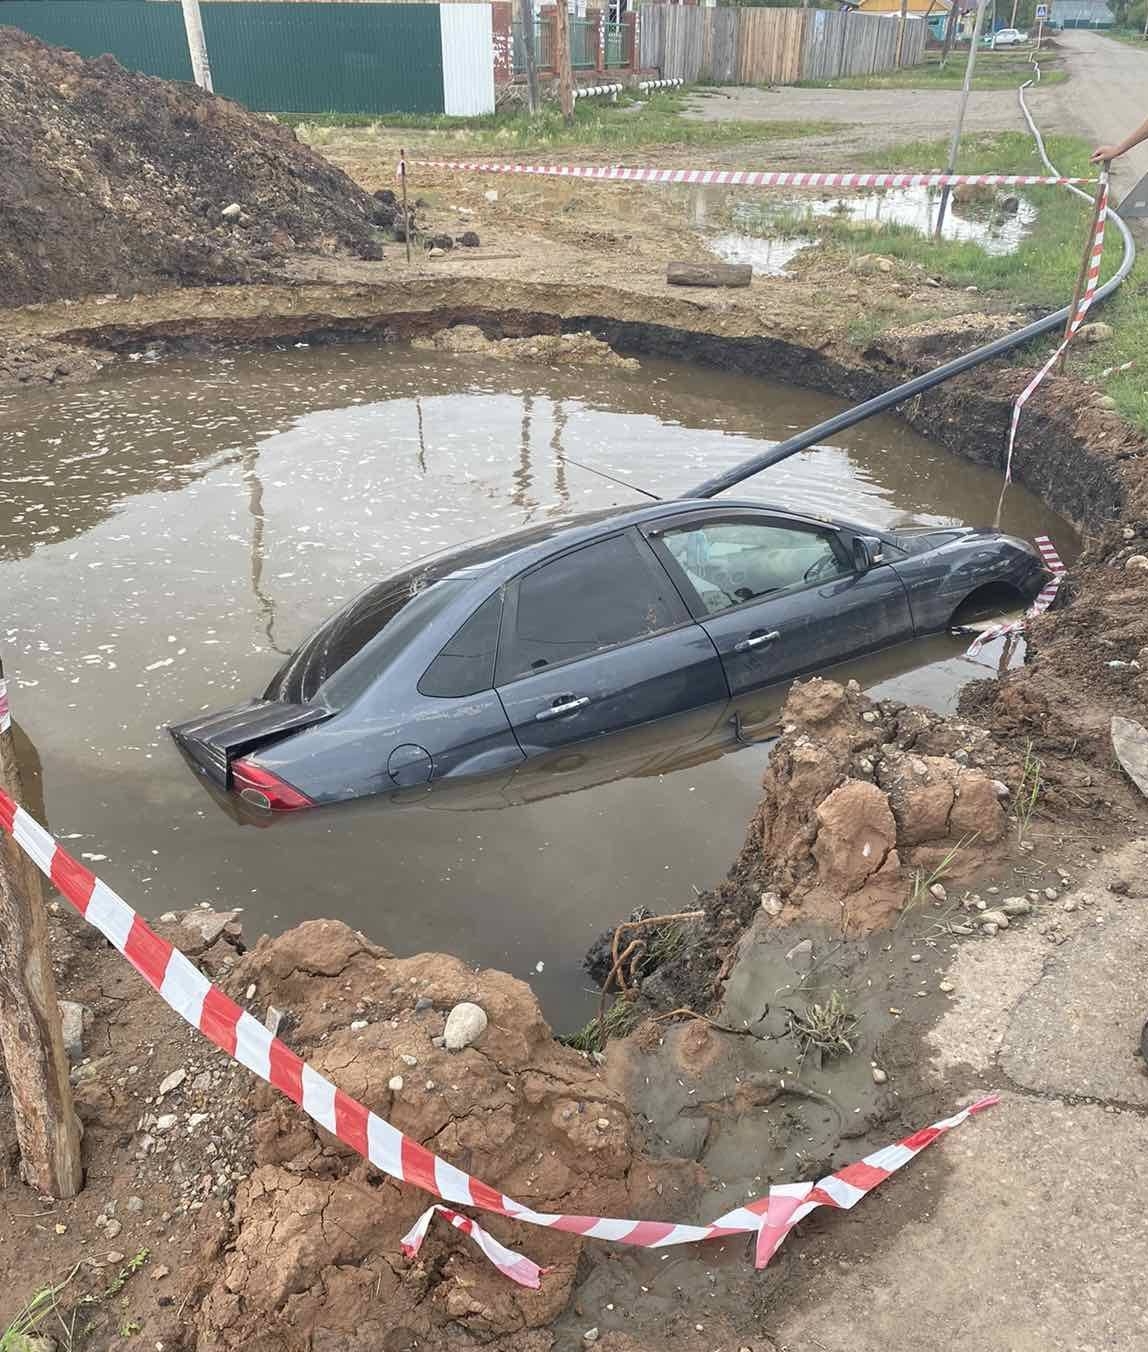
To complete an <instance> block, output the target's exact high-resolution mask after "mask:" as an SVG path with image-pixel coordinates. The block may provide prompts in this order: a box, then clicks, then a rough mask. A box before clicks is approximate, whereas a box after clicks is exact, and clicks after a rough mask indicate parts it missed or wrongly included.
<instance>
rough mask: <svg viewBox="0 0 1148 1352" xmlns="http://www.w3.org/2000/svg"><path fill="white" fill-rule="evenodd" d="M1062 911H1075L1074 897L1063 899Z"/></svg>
mask: <svg viewBox="0 0 1148 1352" xmlns="http://www.w3.org/2000/svg"><path fill="white" fill-rule="evenodd" d="M1064 909H1065V910H1066V911H1075V910H1076V898H1075V897H1065V899H1064Z"/></svg>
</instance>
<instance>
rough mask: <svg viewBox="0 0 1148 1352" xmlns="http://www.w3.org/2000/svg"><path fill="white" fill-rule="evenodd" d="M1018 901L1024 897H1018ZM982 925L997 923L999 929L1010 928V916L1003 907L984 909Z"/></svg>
mask: <svg viewBox="0 0 1148 1352" xmlns="http://www.w3.org/2000/svg"><path fill="white" fill-rule="evenodd" d="M1017 900H1018V901H1023V900H1024V898H1023V897H1018V898H1017ZM981 924H982V925H995V926H996V927H997V929H1008V916H1007V914H1006V913H1005V911H1004V910H1003V909H1001V910H999V911H982V912H981Z"/></svg>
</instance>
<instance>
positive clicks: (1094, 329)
mask: <svg viewBox="0 0 1148 1352" xmlns="http://www.w3.org/2000/svg"><path fill="white" fill-rule="evenodd" d="M1115 332H1116V331H1115V329H1113V327H1112V325H1111V324H1105V323H1104V321H1103V320H1099V319H1098V320H1096V321H1095V322H1094V323H1092V324H1082V325H1081V326H1080V328H1079V329H1077V331H1076V334H1077V337H1078V338H1081V339H1083V340H1084V342H1086V343H1106V342H1108V340H1109V339H1110V338H1112V337H1113V336H1114V334H1115Z"/></svg>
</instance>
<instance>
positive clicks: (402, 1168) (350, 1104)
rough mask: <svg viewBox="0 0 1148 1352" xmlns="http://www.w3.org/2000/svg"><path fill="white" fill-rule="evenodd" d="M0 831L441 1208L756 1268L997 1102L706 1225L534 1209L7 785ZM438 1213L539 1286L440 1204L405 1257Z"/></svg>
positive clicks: (313, 1111) (284, 1086)
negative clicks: (726, 1239) (142, 901)
mask: <svg viewBox="0 0 1148 1352" xmlns="http://www.w3.org/2000/svg"><path fill="white" fill-rule="evenodd" d="M0 828H2V829H3V830H5V831H6V832H8V834H9V835H10V836H11V837H12V839H13V840H14V841H15V842H16V844H17V845H19V847H20V848H21V849H22V850H23V851H24V853H25V854H26V855H27V856H28V857H29V859H31V860H32V861H33V862H34V863H35V864H36V866H37V867H38V868H39V869H40V870H41V871H42V872H43V873H45V874H46V875H47V876H48V877H49V878H50V879H51V880H52V882H53V883H54V884H55V885H56V887H57V888H58V889H59V890H60V892H61V893H62V894H63V896H64V897H65V898H66V899H67V900H68V901H69V902H70V903H71V904H72V905H73V906H74V907H75V908H76V910H77V911H79V913H80V914H81V915H82V916H83V917H84V919H85V920H87V921H88V923H89V924H91V925H93V926H94V927H95V928H96V929H97V930H99V932H100V933H101V934H102V935H103V936H104V938H105V939H107V940H108V942H109V943H110V944H112V945H113V947H114V948H116V949H117V950H118V951H119V952H120V953H121V954H122V955H123V956H124V957H125V958H126V959H127V961H128V962H129V963H130V964H131V965H132V966H133V967H134V968H135V969H136V971H137V972H139V974H140V975H141V976H142V977H143V978H144V980H145V981H147V982H148V984H149V985H150V986H152V987H153V988H154V989H155V990H156V991H158V992H159V994H160V997H161V998H162V999H163V1000H164V1001H165V1002H166V1003H167V1004H168V1005H170V1006H171V1008H172V1009H174V1010H175V1011H176V1012H177V1013H178V1014H179V1015H180V1016H181V1017H182V1018H184V1019H186V1020H187V1022H188V1023H189V1024H191V1026H192V1027H193V1028H195V1029H197V1030H198V1031H199V1032H200V1033H202V1034H203V1035H204V1037H206V1038H207V1039H208V1041H209V1042H211V1043H213V1044H214V1045H215V1046H216V1047H218V1048H219V1049H220V1050H221V1051H224V1052H226V1053H227V1055H228V1056H230V1057H232V1058H233V1059H234V1060H236V1061H238V1062H239V1063H240V1065H243V1066H246V1067H247V1069H248V1070H250V1071H252V1072H253V1073H254V1074H255V1075H258V1076H259V1077H260V1079H262V1080H265V1081H267V1082H268V1083H269V1084H271V1085H274V1087H275V1088H276V1089H278V1090H280V1091H281V1092H282V1093H284V1094H286V1095H287V1097H288V1098H289V1099H291V1100H292V1102H294V1103H296V1104H298V1105H299V1106H300V1107H301V1108H302V1109H303V1111H304V1112H305V1113H307V1114H308V1116H309V1117H311V1118H312V1120H313V1121H315V1122H317V1123H318V1124H319V1126H321V1127H323V1128H324V1129H325V1130H326V1131H329V1132H331V1133H332V1135H334V1136H337V1137H338V1138H339V1140H340V1141H342V1142H343V1143H344V1144H345V1145H348V1146H350V1147H351V1148H352V1149H354V1150H356V1151H358V1153H359V1154H360V1155H363V1156H364V1157H365V1158H366V1159H368V1160H369V1161H370V1162H371V1163H372V1164H373V1165H374V1166H375V1167H376V1168H377V1169H381V1170H382V1172H383V1173H385V1174H388V1175H389V1176H390V1177H391V1178H394V1179H398V1180H399V1181H400V1182H405V1183H413V1184H414V1185H415V1186H416V1187H419V1188H423V1189H424V1190H425V1191H427V1192H430V1193H433V1194H434V1195H435V1196H436V1197H440V1198H442V1200H443V1201H444V1202H448V1203H453V1204H455V1205H460V1206H470V1207H478V1208H480V1209H481V1210H484V1211H492V1212H495V1213H496V1214H497V1215H500V1216H505V1217H509V1218H510V1219H512V1220H516V1221H523V1222H525V1223H526V1224H528V1225H538V1226H545V1227H547V1228H549V1229H553V1230H562V1231H565V1232H567V1233H570V1234H575V1235H582V1236H585V1237H589V1238H593V1239H606V1240H613V1241H615V1242H617V1243H619V1244H632V1245H638V1246H640V1247H644V1248H665V1247H668V1246H670V1245H675V1244H690V1243H694V1242H695V1241H697V1240H706V1239H715V1238H719V1237H721V1236H726V1235H736V1234H756V1236H757V1241H756V1258H755V1262H756V1265H757V1266H758V1267H764V1266H765V1265H766V1263H768V1262H769V1260H770V1258H771V1257H772V1256H773V1254H774V1253H775V1252H776V1250H777V1248H778V1246H779V1245H780V1244H781V1242H782V1240H783V1239H784V1238H785V1236H786V1235H787V1234H788V1233H789V1231H790V1230H791V1229H792V1228H793V1227H794V1226H795V1225H796V1224H797V1223H798V1221H800V1220H801V1219H802V1218H803V1217H805V1216H807V1215H808V1214H809V1213H810V1212H811V1211H812V1210H814V1208H816V1207H819V1206H829V1207H837V1208H840V1209H843V1210H849V1209H850V1208H851V1207H853V1206H856V1204H857V1203H858V1202H859V1201H860V1200H861V1198H862V1197H864V1196H865V1194H866V1193H868V1192H870V1191H871V1190H872V1189H873V1188H875V1187H876V1186H877V1185H878V1184H879V1183H882V1182H883V1181H884V1180H885V1179H886V1178H888V1177H889V1175H890V1174H892V1173H895V1172H896V1170H898V1169H900V1168H901V1167H902V1166H903V1165H905V1164H908V1163H909V1161H910V1160H911V1159H913V1158H915V1157H916V1156H917V1155H918V1154H920V1152H921V1151H922V1150H924V1149H925V1147H926V1146H929V1145H931V1144H932V1143H933V1142H934V1141H935V1140H936V1139H937V1138H938V1137H939V1136H942V1135H944V1133H945V1132H947V1131H950V1130H952V1128H953V1127H957V1126H960V1124H961V1123H962V1122H964V1121H965V1119H966V1118H968V1117H969V1116H970V1115H971V1114H973V1113H978V1112H980V1111H982V1110H983V1109H985V1108H988V1107H991V1106H992V1105H993V1104H994V1103H996V1102H997V1098H996V1096H995V1095H990V1096H989V1097H987V1098H983V1099H980V1100H979V1101H978V1102H976V1103H973V1104H971V1105H970V1106H969V1107H967V1108H965V1109H963V1110H962V1111H960V1112H958V1113H956V1114H955V1115H954V1116H952V1117H949V1118H946V1119H945V1120H943V1121H941V1122H935V1123H934V1124H933V1125H932V1126H931V1127H925V1128H923V1129H922V1130H921V1131H918V1132H915V1133H914V1134H913V1135H912V1136H908V1137H906V1138H905V1139H904V1140H902V1141H898V1142H896V1144H894V1145H889V1146H885V1147H884V1148H883V1149H881V1150H878V1151H876V1152H875V1153H874V1154H872V1155H868V1156H866V1158H865V1159H863V1160H860V1161H858V1162H857V1163H855V1164H850V1165H847V1166H846V1167H845V1168H844V1169H840V1170H838V1171H837V1172H836V1173H834V1174H830V1175H829V1176H828V1177H826V1178H823V1179H820V1180H819V1181H818V1182H816V1183H788V1184H782V1185H779V1186H776V1187H771V1188H770V1189H769V1192H768V1193H767V1194H766V1196H764V1197H759V1198H756V1199H754V1200H753V1201H750V1202H747V1203H746V1204H745V1205H744V1206H739V1207H735V1208H734V1209H733V1210H732V1211H728V1212H726V1213H725V1214H724V1215H723V1216H719V1217H718V1218H717V1220H715V1221H712V1222H710V1223H709V1224H706V1225H683V1224H677V1223H675V1222H672V1221H649V1220H646V1221H637V1220H623V1219H617V1218H613V1217H608V1216H574V1215H565V1214H555V1213H551V1212H541V1211H534V1210H532V1209H531V1208H530V1207H528V1206H524V1205H523V1204H522V1203H521V1202H516V1201H515V1200H514V1199H513V1198H512V1197H507V1196H505V1195H504V1194H503V1193H501V1192H499V1190H498V1189H497V1188H493V1187H491V1186H490V1185H489V1184H487V1183H483V1182H481V1181H480V1180H479V1179H477V1178H472V1177H471V1176H470V1175H469V1174H466V1173H464V1172H463V1171H462V1170H461V1169H457V1168H455V1166H454V1165H453V1164H449V1163H448V1162H447V1161H446V1160H444V1159H441V1158H440V1157H439V1156H437V1155H435V1154H432V1152H431V1151H429V1150H428V1149H427V1148H426V1147H425V1146H423V1145H421V1144H420V1143H419V1142H418V1141H413V1140H411V1138H410V1137H408V1136H404V1135H403V1134H402V1132H400V1131H398V1130H397V1129H396V1128H395V1127H393V1126H391V1124H390V1123H389V1122H387V1121H384V1119H383V1118H381V1117H380V1116H379V1115H378V1114H377V1113H373V1112H371V1111H370V1110H369V1109H368V1108H366V1107H364V1105H363V1104H361V1103H359V1102H357V1101H356V1100H355V1099H352V1098H350V1097H349V1096H348V1095H347V1094H344V1093H343V1091H342V1090H340V1089H338V1088H336V1087H335V1085H334V1084H332V1083H331V1081H330V1080H328V1079H326V1078H325V1077H324V1076H322V1075H320V1074H319V1073H318V1072H317V1071H315V1070H313V1069H312V1068H311V1067H310V1066H309V1065H307V1064H306V1062H305V1061H303V1060H302V1058H301V1057H299V1056H297V1055H296V1054H295V1053H294V1052H293V1051H291V1050H290V1048H289V1047H287V1046H286V1045H285V1044H284V1043H283V1042H281V1041H280V1040H279V1039H278V1038H277V1037H274V1036H272V1034H271V1032H270V1031H269V1030H268V1029H267V1028H265V1027H264V1026H263V1024H261V1023H260V1022H259V1021H258V1020H257V1019H255V1018H254V1017H253V1016H252V1015H251V1014H249V1013H248V1012H247V1011H246V1010H244V1009H241V1008H240V1006H239V1005H237V1004H236V1003H235V1001H234V1000H232V999H231V998H230V997H229V996H227V995H225V994H224V993H223V991H221V990H220V989H219V988H218V987H217V986H213V985H212V984H211V982H210V981H209V980H208V979H207V977H206V976H204V974H203V973H202V972H201V971H200V970H199V969H198V968H197V967H196V966H195V965H194V964H193V963H191V962H190V961H189V960H188V959H187V958H186V957H185V956H184V955H183V954H182V953H181V952H180V951H179V949H177V948H175V947H174V945H172V944H171V943H170V942H169V941H168V940H167V939H164V938H162V937H161V936H160V935H158V934H156V933H155V931H154V930H153V929H151V927H150V926H149V925H148V924H147V923H146V922H145V921H144V920H143V919H142V918H141V917H140V916H139V915H137V914H136V912H135V911H133V910H132V908H131V907H130V906H129V905H128V904H127V903H126V902H125V901H124V900H123V899H122V898H121V897H119V896H117V895H116V893H115V892H113V891H112V889H111V888H110V887H108V886H107V884H106V883H103V882H101V881H100V880H99V879H98V878H97V877H96V876H95V875H94V874H93V873H92V872H91V871H90V870H89V869H87V868H85V867H84V865H83V864H80V863H78V862H77V861H76V860H75V859H73V858H72V857H71V855H69V854H68V853H67V852H66V851H65V850H63V849H62V848H61V847H60V845H59V844H58V843H57V841H56V840H55V838H54V837H53V836H52V835H51V834H50V833H49V832H48V831H46V830H45V829H44V827H42V826H41V825H40V823H39V822H37V821H36V819H35V818H34V817H32V816H31V815H30V814H29V813H28V812H26V811H25V810H24V809H23V808H22V807H19V806H18V805H17V804H16V803H15V802H14V801H13V800H12V799H11V798H10V797H9V796H8V794H6V793H5V792H3V790H0ZM436 1214H438V1215H441V1216H443V1217H444V1218H445V1219H446V1220H447V1221H448V1222H449V1223H450V1224H451V1225H453V1226H454V1227H455V1228H456V1229H458V1230H461V1231H462V1232H463V1233H464V1234H466V1235H469V1236H470V1238H471V1239H473V1240H474V1242H475V1243H476V1244H477V1245H478V1247H479V1248H480V1249H481V1250H482V1252H483V1253H484V1254H485V1255H486V1256H487V1258H489V1259H490V1261H491V1262H492V1263H493V1264H494V1266H495V1267H496V1268H498V1270H499V1271H500V1272H502V1273H504V1274H505V1275H506V1276H507V1277H509V1278H510V1279H511V1280H512V1281H515V1282H518V1283H519V1284H520V1285H522V1286H529V1287H538V1286H539V1285H540V1283H541V1278H542V1276H543V1270H542V1269H541V1268H540V1267H539V1266H538V1265H537V1264H536V1263H534V1262H532V1261H531V1260H530V1259H529V1258H527V1257H525V1255H523V1254H520V1253H516V1252H515V1251H514V1250H513V1249H508V1248H506V1246H505V1245H503V1244H500V1243H499V1242H498V1240H496V1239H495V1238H494V1237H493V1235H491V1234H489V1233H488V1232H487V1231H485V1230H483V1229H482V1227H481V1226H480V1225H479V1224H478V1222H477V1221H475V1220H474V1219H472V1218H471V1217H470V1216H466V1215H463V1214H462V1213H461V1212H459V1211H456V1210H455V1209H454V1206H442V1205H440V1204H438V1203H436V1204H435V1205H433V1206H431V1207H429V1208H428V1209H427V1210H426V1211H425V1212H423V1214H422V1215H421V1216H420V1217H419V1219H418V1220H417V1221H416V1223H415V1225H414V1227H413V1228H412V1229H411V1231H410V1232H409V1233H408V1234H407V1235H405V1236H404V1237H403V1240H402V1245H403V1250H404V1252H405V1253H406V1254H407V1255H408V1256H411V1257H413V1256H414V1255H415V1254H417V1253H418V1251H419V1247H420V1245H421V1244H422V1242H423V1240H424V1238H425V1237H426V1233H427V1229H428V1227H429V1225H430V1222H431V1220H432V1219H433V1218H434V1216H435V1215H436Z"/></svg>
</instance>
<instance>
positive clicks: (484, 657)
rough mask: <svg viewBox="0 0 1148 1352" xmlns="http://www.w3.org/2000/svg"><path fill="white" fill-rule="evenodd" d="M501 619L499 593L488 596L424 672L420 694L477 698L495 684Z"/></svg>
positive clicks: (446, 697) (439, 696) (420, 682)
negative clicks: (495, 660)
mask: <svg viewBox="0 0 1148 1352" xmlns="http://www.w3.org/2000/svg"><path fill="white" fill-rule="evenodd" d="M501 620H502V591H501V589H500V590H498V591H496V592H495V593H494V595H493V596H488V597H487V599H486V600H485V601H483V603H482V605H480V606H479V608H478V609H477V610H476V611H475V612H474V614H473V615H472V616H471V617H470V619H469V620H467V622H466V623H465V624H464V625H463V626H462V628H461V629H460V630H459V631H458V632H457V633H456V634H455V636H454V637H453V638H452V639H451V640H450V642H449V643H448V644H447V645H446V647H445V648H443V650H442V652H440V653H439V655H438V656H437V657H436V658H435V660H434V661H433V662H432V663H431V664H430V666H429V667H427V669H426V671H425V672H423V677H422V680H421V681H419V687H418V688H419V694H420V695H434V696H437V697H438V698H440V699H449V698H455V699H457V698H458V697H460V696H462V695H477V694H479V693H480V692H481V691H483V690H489V689H490V688H491V686H493V684H494V658H495V655H496V653H497V652H498V627H499V624H500V622H501Z"/></svg>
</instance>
